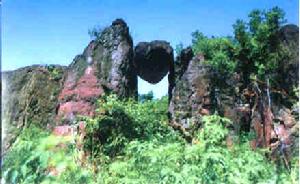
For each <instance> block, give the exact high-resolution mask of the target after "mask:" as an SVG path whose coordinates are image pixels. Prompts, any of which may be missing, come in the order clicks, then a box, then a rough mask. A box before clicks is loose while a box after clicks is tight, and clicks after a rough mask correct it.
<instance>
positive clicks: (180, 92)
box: [169, 25, 299, 154]
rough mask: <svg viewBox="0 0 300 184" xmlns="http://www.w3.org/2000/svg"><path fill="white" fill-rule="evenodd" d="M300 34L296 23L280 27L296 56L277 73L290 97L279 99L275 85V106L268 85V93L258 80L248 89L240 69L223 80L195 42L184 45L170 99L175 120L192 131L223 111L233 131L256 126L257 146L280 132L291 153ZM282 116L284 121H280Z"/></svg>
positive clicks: (295, 147)
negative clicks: (205, 117) (204, 119)
mask: <svg viewBox="0 0 300 184" xmlns="http://www.w3.org/2000/svg"><path fill="white" fill-rule="evenodd" d="M298 35H299V31H298V27H297V26H294V25H287V26H284V27H283V28H282V29H281V31H280V33H279V38H280V40H281V42H282V44H283V46H284V47H286V49H287V50H288V51H289V53H290V56H289V57H288V58H286V61H285V62H283V63H284V66H280V69H279V71H278V72H277V73H276V75H277V76H279V77H278V78H280V79H281V80H282V81H281V82H280V88H281V90H283V92H282V94H283V96H284V97H281V98H280V99H281V100H277V98H275V97H276V96H275V95H276V93H278V91H276V90H275V91H274V90H273V91H272V89H271V101H272V105H271V108H270V107H269V106H268V104H267V103H265V102H266V101H267V100H265V99H267V95H266V87H264V86H265V85H261V86H260V88H261V90H262V91H263V93H261V92H258V91H257V88H256V87H255V85H254V84H249V85H248V86H247V87H246V88H244V89H243V87H242V86H243V84H242V79H241V76H240V75H239V74H237V73H235V74H234V75H232V76H229V77H226V78H225V79H224V80H222V81H218V80H216V78H215V76H216V75H218V74H217V73H214V72H213V70H212V69H211V68H210V66H208V65H206V64H205V62H203V60H204V58H203V57H202V56H201V55H196V56H194V55H193V52H192V49H191V48H187V49H184V50H182V52H181V53H180V55H179V56H178V57H177V58H176V60H175V68H174V79H175V80H174V81H175V82H174V87H173V88H172V89H171V99H170V105H169V114H170V123H171V125H173V126H174V127H180V129H181V130H183V132H188V133H190V134H192V133H193V130H194V129H197V128H199V127H201V125H202V124H201V117H202V116H203V115H209V114H213V113H215V112H217V113H218V114H219V115H221V116H225V117H227V118H229V119H231V120H232V122H233V127H231V128H232V130H233V131H232V133H235V134H236V135H238V134H239V133H240V132H251V131H252V132H254V133H255V134H256V139H255V140H254V141H253V142H252V143H253V144H252V146H253V147H261V146H271V147H272V145H273V143H272V141H274V140H275V138H274V135H277V137H276V139H277V140H279V139H280V140H283V143H284V144H286V145H287V146H288V147H290V148H291V153H293V154H295V153H298V150H299V148H298V147H299V146H298V145H299V144H298V140H299V137H298V132H299V122H298V121H297V118H298V117H299V114H298V110H297V109H298V107H293V106H292V105H291V104H293V103H295V102H296V101H298V97H296V98H295V96H294V94H293V93H294V92H293V88H295V86H298V83H299V81H298V76H299V73H298V71H299V59H298V57H299V52H298V42H299V39H298ZM282 98H283V99H282ZM286 102H289V103H286ZM278 119H280V121H281V123H276V122H275V121H276V120H278ZM263 125H264V126H263Z"/></svg>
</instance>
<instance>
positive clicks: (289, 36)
mask: <svg viewBox="0 0 300 184" xmlns="http://www.w3.org/2000/svg"><path fill="white" fill-rule="evenodd" d="M279 38H280V41H281V43H282V44H283V45H284V47H285V48H286V49H287V50H288V51H289V55H290V56H289V58H286V60H285V61H284V64H283V65H282V66H281V68H280V70H279V71H278V73H279V74H280V75H281V79H282V81H280V85H281V87H282V88H283V89H284V90H285V92H287V93H288V94H289V95H291V94H292V92H293V88H294V87H295V86H298V83H299V27H298V26H296V25H293V24H289V25H286V26H283V27H282V28H281V30H280V32H279Z"/></svg>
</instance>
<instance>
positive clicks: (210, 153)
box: [3, 95, 298, 183]
mask: <svg viewBox="0 0 300 184" xmlns="http://www.w3.org/2000/svg"><path fill="white" fill-rule="evenodd" d="M167 104H168V103H167V99H166V97H163V98H162V99H161V100H153V101H145V102H144V103H137V102H135V101H133V100H129V101H124V100H118V99H117V97H116V96H114V95H111V96H108V97H104V98H102V99H100V100H99V108H98V115H97V117H96V118H94V119H90V118H85V120H86V123H87V124H86V137H85V139H84V151H85V152H86V153H89V157H88V159H87V160H84V161H83V160H81V161H80V153H82V151H83V150H80V149H78V148H77V147H76V144H75V140H76V137H75V136H69V137H56V136H54V135H49V134H48V133H45V132H43V131H42V130H40V129H38V128H36V127H33V126H31V127H28V128H27V129H25V130H24V131H23V132H22V135H21V136H19V138H18V140H17V141H16V142H15V144H14V145H13V148H12V150H11V151H10V153H9V154H8V155H7V156H6V158H5V160H4V165H3V171H4V172H3V176H4V178H5V180H6V181H7V182H9V183H70V181H72V183H95V182H97V183H272V182H273V183H274V182H278V183H283V182H288V183H293V182H294V183H296V182H297V181H298V175H297V171H298V166H297V165H294V166H293V169H292V172H291V173H290V174H289V173H288V172H287V171H286V170H285V169H282V168H278V167H276V166H275V165H274V164H272V163H271V162H269V161H268V159H267V158H266V157H265V156H264V155H265V153H266V150H257V151H253V150H252V149H251V148H250V146H249V143H248V139H247V138H238V137H232V141H237V140H238V141H239V143H237V142H236V143H235V144H234V145H232V146H228V142H227V141H228V132H229V131H228V128H227V127H229V126H230V124H231V122H230V121H229V120H228V119H226V118H221V117H219V116H217V115H212V116H204V117H203V119H202V121H203V122H204V127H203V128H202V129H200V130H199V131H198V132H197V133H196V136H195V137H194V141H193V143H192V144H191V143H188V142H186V141H185V140H184V139H183V138H182V137H181V135H180V134H179V133H178V132H176V131H174V130H173V129H172V128H170V127H169V126H168V125H167V111H166V109H167ZM297 162H298V161H297V160H296V161H295V163H297ZM54 171H56V172H57V173H58V174H57V175H55V174H53V172H54ZM54 173H55V172H54Z"/></svg>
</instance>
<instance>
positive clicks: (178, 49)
mask: <svg viewBox="0 0 300 184" xmlns="http://www.w3.org/2000/svg"><path fill="white" fill-rule="evenodd" d="M182 50H183V43H179V44H177V45H176V47H175V53H176V55H177V56H178V55H180V53H181V51H182Z"/></svg>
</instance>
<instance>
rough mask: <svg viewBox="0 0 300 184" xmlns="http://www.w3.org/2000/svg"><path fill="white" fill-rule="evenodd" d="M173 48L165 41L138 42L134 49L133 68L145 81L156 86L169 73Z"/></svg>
mask: <svg viewBox="0 0 300 184" xmlns="http://www.w3.org/2000/svg"><path fill="white" fill-rule="evenodd" d="M173 60H174V59H173V48H172V47H171V46H170V44H169V43H168V42H166V41H160V40H155V41H152V42H140V43H138V45H137V46H136V47H135V49H134V66H135V68H136V70H137V73H138V75H139V76H140V77H141V78H142V79H144V80H145V81H147V82H149V83H151V84H156V83H158V82H159V81H161V80H162V79H163V78H164V77H165V76H166V75H167V73H168V72H169V71H170V67H171V65H172V64H173Z"/></svg>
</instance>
